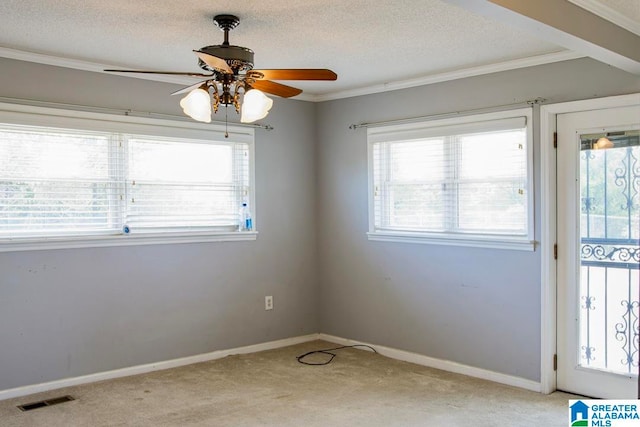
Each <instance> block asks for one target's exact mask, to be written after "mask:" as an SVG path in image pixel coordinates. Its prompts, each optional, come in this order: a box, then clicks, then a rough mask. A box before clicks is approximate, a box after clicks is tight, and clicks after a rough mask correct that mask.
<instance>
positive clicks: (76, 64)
mask: <svg viewBox="0 0 640 427" xmlns="http://www.w3.org/2000/svg"><path fill="white" fill-rule="evenodd" d="M0 57H2V58H9V59H17V60H19V61H27V62H37V63H39V64H45V65H53V66H56V67H64V68H72V69H75V70H82V71H91V72H94V73H103V74H109V75H111V76H123V75H122V74H117V73H106V72H105V71H104V70H105V69H109V68H118V67H117V66H116V67H114V66H113V65H109V64H101V63H98V62H90V61H83V60H79V59H70V58H63V57H60V56H54V55H47V54H43V53H35V52H27V51H23V50H17V49H11V48H8V47H2V46H0ZM125 77H134V78H137V79H143V80H153V81H156V82H164V83H173V84H179V85H192V84H194V83H196V82H198V80H199V79H197V78H194V77H189V76H171V75H162V74H135V75H133V74H127V75H126V76H125ZM200 80H201V79H200Z"/></svg>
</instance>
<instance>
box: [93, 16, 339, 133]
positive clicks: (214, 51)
mask: <svg viewBox="0 0 640 427" xmlns="http://www.w3.org/2000/svg"><path fill="white" fill-rule="evenodd" d="M213 22H214V23H215V24H216V25H217V26H218V27H219V28H220V29H221V30H222V31H223V32H224V41H223V43H222V44H220V45H211V46H205V47H203V48H200V49H199V50H194V53H195V54H196V56H197V57H198V65H199V66H200V68H202V69H203V70H204V71H206V72H208V73H209V74H204V73H194V72H176V71H143V70H115V69H109V70H104V71H107V72H117V73H145V74H171V75H185V76H192V77H205V78H206V80H204V81H202V82H200V83H196V84H195V85H191V86H188V87H186V88H183V89H180V90H178V91H176V92H174V93H173V94H172V95H178V94H183V93H187V95H186V96H185V97H184V98H182V99H181V100H180V106H181V107H182V110H183V112H184V113H185V114H186V115H187V116H189V117H191V118H192V119H194V120H197V121H200V122H205V123H210V122H211V115H212V114H215V113H217V112H218V108H219V107H220V105H224V106H225V108H227V107H228V106H229V105H232V106H233V107H234V108H235V110H236V112H237V113H240V114H241V116H240V121H241V122H242V123H252V122H255V121H256V120H260V119H262V118H264V117H266V116H267V114H268V113H269V110H270V109H271V107H272V106H273V100H272V99H271V98H269V97H267V96H266V95H265V94H264V92H266V93H269V94H272V95H277V96H280V97H282V98H290V97H292V96H296V95H299V94H300V93H302V90H300V89H297V88H295V87H292V86H287V85H284V84H282V83H277V82H274V81H272V80H336V79H337V78H338V76H337V75H336V73H334V72H333V71H331V70H328V69H311V68H304V69H271V70H254V69H253V51H252V50H251V49H248V48H246V47H242V46H234V45H231V44H230V43H229V31H231V30H232V29H234V28H236V27H237V26H238V24H239V23H240V19H239V18H238V17H237V16H235V15H227V14H225V15H216V16H215V17H214V18H213ZM225 121H226V115H225Z"/></svg>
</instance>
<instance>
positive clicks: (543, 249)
mask: <svg viewBox="0 0 640 427" xmlns="http://www.w3.org/2000/svg"><path fill="white" fill-rule="evenodd" d="M632 105H640V93H634V94H629V95H620V96H610V97H606V98H594V99H587V100H582V101H572V102H562V103H558V104H549V105H542V106H541V107H540V217H541V218H540V255H541V267H540V269H541V281H542V283H541V285H542V286H541V310H540V322H541V328H540V330H541V340H540V350H541V357H540V365H541V366H540V391H541V392H542V393H544V394H549V393H552V392H553V391H555V390H556V386H557V383H556V371H555V369H554V359H555V355H556V353H557V342H556V341H557V337H556V328H557V326H558V325H557V298H556V296H557V290H558V286H557V280H556V269H557V264H556V260H555V259H554V245H555V244H556V241H557V230H556V221H557V214H556V208H557V207H556V184H557V177H556V149H555V148H554V147H553V144H554V133H555V132H556V117H557V115H558V114H563V113H575V112H580V111H588V110H602V109H607V108H616V107H627V106H632Z"/></svg>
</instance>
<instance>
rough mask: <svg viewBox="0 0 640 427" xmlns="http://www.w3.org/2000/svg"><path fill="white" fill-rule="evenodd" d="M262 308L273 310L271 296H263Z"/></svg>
mask: <svg viewBox="0 0 640 427" xmlns="http://www.w3.org/2000/svg"><path fill="white" fill-rule="evenodd" d="M264 309H265V310H273V297H272V296H271V295H268V296H266V297H264Z"/></svg>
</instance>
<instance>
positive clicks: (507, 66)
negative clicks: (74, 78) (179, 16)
mask: <svg viewBox="0 0 640 427" xmlns="http://www.w3.org/2000/svg"><path fill="white" fill-rule="evenodd" d="M0 57H4V58H10V59H16V60H19V61H27V62H36V63H39V64H46V65H53V66H56V67H65V68H72V69H76V70H82V71H91V72H95V73H103V74H109V75H112V76H113V75H114V73H105V72H104V70H105V69H108V68H113V67H114V66H113V65H109V64H100V63H96V62H90V61H82V60H78V59H69V58H61V57H58V56H53V55H46V54H42V53H34V52H26V51H22V50H17V49H10V48H6V47H2V46H0ZM582 57H584V55H581V54H578V53H575V52H572V51H568V50H565V51H561V52H554V53H549V54H545V55H537V56H531V57H528V58H522V59H515V60H511V61H504V62H498V63H495V64H488V65H481V66H478V67H470V68H464V69H460V70H455V71H448V72H444V73H436V74H431V75H428V76H424V77H418V78H415V79H408V80H401V81H394V82H391V83H383V84H378V85H372V86H366V87H361V88H356V89H349V90H344V91H339V92H332V93H327V94H322V95H313V94H305V93H303V94H301V95H298V96H296V97H294V98H292V99H297V100H300V101H311V102H323V101H331V100H334V99H342V98H351V97H355V96H362V95H369V94H373V93H380V92H389V91H393V90H398V89H406V88H412V87H416V86H424V85H429V84H434V83H440V82H446V81H451V80H457V79H464V78H467V77H474V76H481V75H484V74H491V73H497V72H500V71H509V70H515V69H518V68H526V67H533V66H536V65H544V64H550V63H553V62H561V61H568V60H571V59H577V58H582ZM124 77H129V78H138V79H144V80H152V81H157V82H164V83H173V84H179V85H192V84H193V83H195V82H197V81H198V79H196V78H193V77H188V76H170V75H162V74H128V75H126V76H124Z"/></svg>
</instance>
